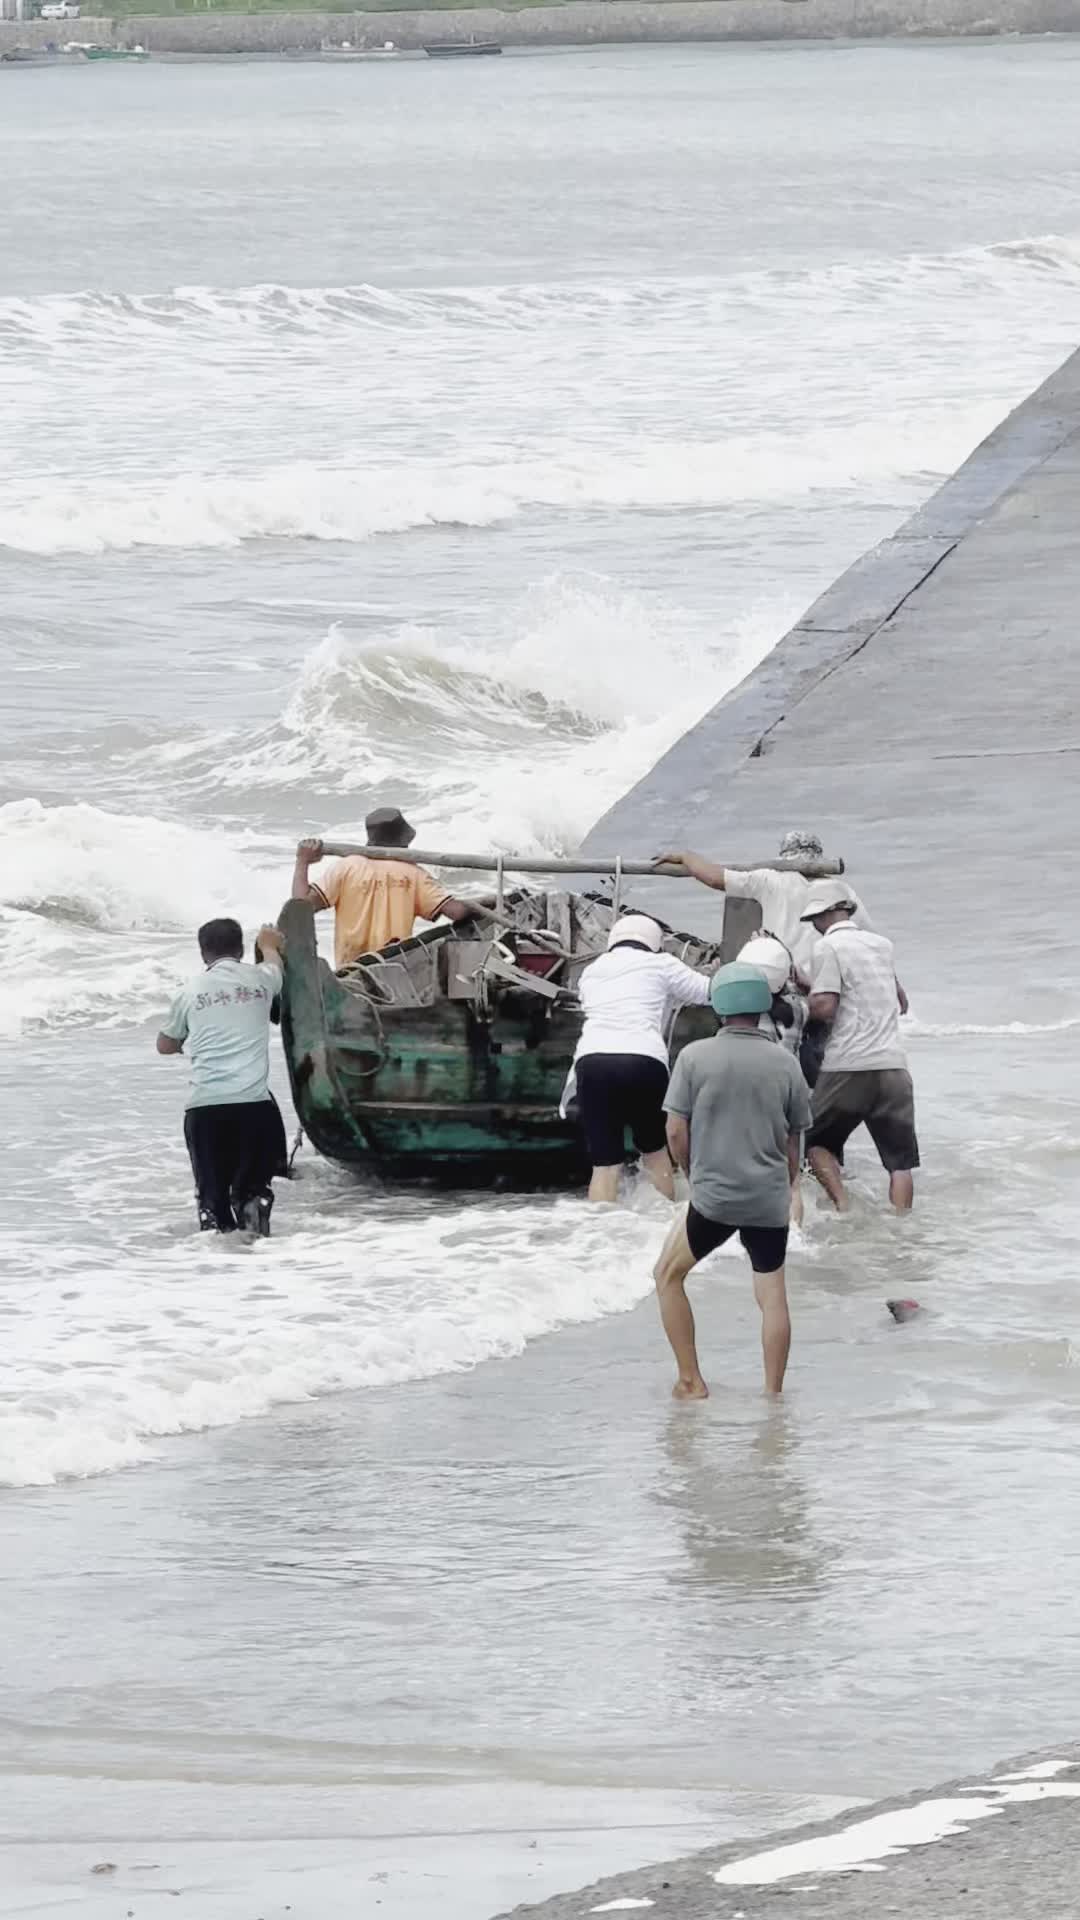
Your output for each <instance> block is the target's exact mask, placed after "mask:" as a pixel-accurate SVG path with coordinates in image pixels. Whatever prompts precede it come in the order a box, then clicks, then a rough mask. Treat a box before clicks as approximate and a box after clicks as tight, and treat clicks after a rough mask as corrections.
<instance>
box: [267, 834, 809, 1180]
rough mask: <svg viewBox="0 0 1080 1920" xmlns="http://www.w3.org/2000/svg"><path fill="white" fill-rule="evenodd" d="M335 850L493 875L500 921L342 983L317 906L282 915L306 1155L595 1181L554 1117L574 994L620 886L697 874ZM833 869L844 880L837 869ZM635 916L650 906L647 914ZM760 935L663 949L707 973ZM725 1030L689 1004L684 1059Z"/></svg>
mask: <svg viewBox="0 0 1080 1920" xmlns="http://www.w3.org/2000/svg"><path fill="white" fill-rule="evenodd" d="M324 844H325V851H326V853H327V854H328V855H329V856H331V857H335V856H336V857H347V856H349V855H351V854H361V855H364V856H365V857H366V858H368V859H376V860H386V859H393V860H408V861H410V862H416V863H418V864H423V865H430V866H434V867H443V868H449V869H451V870H453V869H455V868H456V869H458V870H459V871H460V870H467V869H470V868H473V869H479V870H481V871H485V870H486V871H488V872H490V871H492V870H494V871H495V873H496V875H497V886H496V894H495V905H494V907H493V908H492V907H478V909H477V913H476V916H475V918H472V919H469V920H465V921H461V922H459V923H458V924H456V925H444V924H442V923H440V924H439V925H437V926H433V927H430V928H428V929H427V930H426V931H425V932H423V933H418V934H414V935H412V936H411V938H409V939H407V940H397V941H394V942H393V943H392V944H391V945H390V946H387V947H383V948H381V949H380V950H379V952H377V953H367V954H363V955H361V956H360V958H359V959H358V960H357V961H356V962H355V963H354V964H352V965H351V966H349V967H347V968H345V969H344V970H343V971H342V972H341V973H334V972H333V971H332V969H331V968H330V967H329V966H328V965H327V962H326V961H325V960H323V959H321V958H320V956H319V953H318V949H317V945H316V935H315V915H314V912H313V909H312V907H311V905H310V903H309V902H308V901H307V900H290V901H288V902H287V904H286V906H285V908H284V910H283V911H282V914H281V917H280V921H279V925H280V927H281V930H282V932H283V934H284V935H285V943H286V944H285V980H284V985H283V988H282V1000H281V1036H282V1042H283V1045H284V1049H285V1059H286V1064H287V1066H288V1070H289V1082H290V1085H291V1088H292V1097H293V1103H294V1105H295V1107H296V1112H297V1116H298V1118H299V1120H300V1124H301V1126H302V1127H303V1129H304V1132H305V1133H306V1134H307V1136H308V1139H309V1140H310V1141H311V1144H312V1146H313V1147H314V1148H315V1149H316V1151H317V1152H318V1153H321V1154H323V1155H325V1157H326V1158H327V1159H329V1160H335V1161H337V1162H338V1163H339V1164H341V1165H344V1166H352V1167H357V1168H366V1169H368V1170H369V1171H371V1172H373V1173H376V1174H380V1175H383V1176H386V1177H389V1178H391V1179H394V1180H403V1179H404V1180H410V1179H411V1180H416V1179H420V1180H428V1181H430V1180H441V1181H442V1182H444V1183H446V1184H448V1185H454V1186H467V1185H470V1184H475V1183H477V1182H479V1183H481V1184H484V1185H487V1184H493V1183H498V1184H500V1185H502V1186H508V1187H517V1188H523V1189H527V1188H529V1187H535V1186H538V1185H549V1184H550V1185H567V1184H572V1183H574V1182H579V1181H583V1180H584V1179H585V1177H586V1173H587V1161H586V1156H585V1147H584V1142H583V1140H582V1138H581V1136H580V1134H579V1132H578V1130H577V1127H576V1126H575V1125H574V1123H573V1121H572V1120H570V1119H567V1118H566V1117H564V1116H563V1115H562V1114H561V1113H560V1111H559V1108H560V1102H561V1097H562V1093H563V1087H564V1085H565V1082H566V1078H567V1074H568V1073H569V1070H570V1064H571V1061H572V1059H573V1056H574V1050H575V1048H576V1046H577V1042H578V1038H579V1035H580V1033H581V1028H582V1021H583V1015H582V1011H581V1005H580V1001H579V998H578V982H579V980H580V978H581V974H582V971H583V970H584V968H585V967H587V966H588V964H589V962H590V961H591V960H594V959H596V957H597V955H598V954H600V953H603V951H604V950H605V948H606V945H607V937H608V934H609V933H610V931H611V928H612V926H613V924H614V922H615V920H616V919H617V918H618V917H619V914H620V913H622V912H626V911H628V910H629V907H630V903H629V902H628V901H627V900H626V899H625V898H624V896H623V880H624V876H628V875H637V876H642V877H644V876H646V875H648V876H649V877H650V878H653V879H656V878H660V877H663V876H664V875H666V876H667V877H669V878H671V877H685V876H684V875H683V873H682V870H681V869H679V868H671V867H668V868H666V869H662V870H657V869H655V868H654V867H653V866H652V865H651V864H647V863H640V864H631V863H626V862H623V861H622V860H621V859H620V860H607V861H600V860H592V861H590V860H553V859H550V858H549V859H546V860H542V859H533V858H530V859H521V860H513V859H507V860H506V861H505V862H504V860H503V857H502V856H501V855H495V854H483V855H480V854H449V853H441V854H440V853H417V852H414V851H413V849H412V848H410V849H409V850H408V852H405V851H404V850H402V849H401V848H387V847H355V846H340V845H332V844H328V843H324ZM760 864H769V865H771V866H781V865H783V866H787V865H789V864H793V863H782V862H778V861H770V862H768V863H765V862H762V863H760ZM504 865H505V867H509V868H511V869H512V870H513V872H514V874H515V875H516V874H519V873H523V872H531V873H540V874H545V875H551V876H552V877H553V880H554V884H553V885H552V886H551V887H550V888H549V889H545V890H540V889H539V888H533V887H529V886H525V885H520V884H517V883H515V884H513V885H512V886H511V885H509V884H508V883H507V880H506V875H505V872H504ZM805 870H806V869H804V868H803V866H802V865H801V864H800V866H799V871H805ZM814 871H815V872H819V871H821V869H820V868H816V869H814ZM826 871H828V872H832V873H835V872H836V871H837V863H835V862H833V863H829V865H828V867H827V868H826ZM589 873H592V874H597V875H599V876H601V877H602V881H603V882H604V883H605V884H602V885H601V887H600V888H599V889H598V890H597V891H596V892H592V893H572V892H569V891H567V890H566V886H565V878H564V876H568V875H573V876H575V877H582V876H584V875H586V874H589ZM560 880H561V881H563V884H562V886H560V885H559V881H560ZM637 910H638V911H645V912H647V911H648V908H647V907H645V906H644V905H643V903H641V902H640V901H639V902H638V903H637ZM753 910H754V913H755V914H757V913H758V909H757V908H756V907H754V909H753ZM662 924H663V923H662V922H661V925H662ZM750 931H752V928H751V927H750V926H749V925H747V924H746V923H745V921H743V922H741V923H739V922H735V918H734V916H733V924H732V926H730V927H725V938H724V940H723V941H721V942H717V941H715V940H710V939H707V938H701V937H699V936H698V935H696V934H688V933H675V932H673V931H672V930H671V929H670V928H666V927H665V929H664V940H663V945H664V949H665V950H666V951H667V952H669V953H674V954H676V955H678V957H679V958H680V959H682V960H685V961H686V962H687V963H688V964H689V965H690V966H692V967H696V968H698V969H699V970H700V971H701V972H712V971H713V969H714V968H716V967H717V966H719V965H720V964H721V963H722V962H723V960H724V959H727V958H730V957H731V953H730V952H729V951H728V949H729V947H731V948H732V949H733V950H737V947H738V945H741V943H742V941H743V940H744V939H745V938H746V937H747V935H748V934H749V932H750ZM715 1028H716V1022H715V1019H714V1018H713V1016H712V1014H711V1012H710V1011H709V1009H708V1008H703V1007H684V1008H683V1009H682V1011H681V1013H680V1014H679V1015H678V1017H677V1019H676V1022H675V1027H674V1031H673V1034H672V1054H673V1055H675V1054H677V1053H678V1052H679V1050H680V1048H681V1047H683V1046H685V1045H686V1043H687V1041H688V1040H696V1039H700V1038H702V1037H703V1036H704V1035H705V1034H708V1033H712V1032H714V1031H715Z"/></svg>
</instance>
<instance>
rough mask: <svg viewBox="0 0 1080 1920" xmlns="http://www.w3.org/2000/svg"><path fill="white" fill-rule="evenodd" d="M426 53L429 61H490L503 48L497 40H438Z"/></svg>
mask: <svg viewBox="0 0 1080 1920" xmlns="http://www.w3.org/2000/svg"><path fill="white" fill-rule="evenodd" d="M424 52H425V53H426V54H427V57H428V59H429V60H485V59H487V60H489V59H490V58H491V57H492V55H493V54H500V53H501V52H502V48H501V46H500V45H499V42H498V41H497V40H436V41H433V43H432V45H431V46H430V47H425V48H424Z"/></svg>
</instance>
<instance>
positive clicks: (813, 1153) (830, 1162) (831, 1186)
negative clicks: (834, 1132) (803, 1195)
mask: <svg viewBox="0 0 1080 1920" xmlns="http://www.w3.org/2000/svg"><path fill="white" fill-rule="evenodd" d="M807 1158H808V1159H809V1161H810V1171H811V1173H812V1174H813V1176H814V1178H815V1180H819V1181H820V1182H821V1185H822V1186H823V1187H824V1189H825V1191H826V1193H827V1194H828V1196H829V1199H830V1200H831V1201H832V1203H833V1206H834V1207H835V1208H836V1211H837V1213H846V1212H847V1210H848V1208H849V1206H850V1205H851V1202H850V1201H849V1199H848V1197H847V1188H846V1187H845V1185H844V1176H843V1174H842V1173H841V1171H840V1162H839V1160H838V1159H837V1158H836V1155H835V1153H830V1152H829V1150H828V1148H827V1147H811V1149H810V1152H809V1154H808V1156H807Z"/></svg>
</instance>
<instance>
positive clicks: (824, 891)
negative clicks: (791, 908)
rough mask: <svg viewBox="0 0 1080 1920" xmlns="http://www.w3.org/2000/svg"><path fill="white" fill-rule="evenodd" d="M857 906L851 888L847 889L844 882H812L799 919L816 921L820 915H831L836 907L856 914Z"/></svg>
mask: <svg viewBox="0 0 1080 1920" xmlns="http://www.w3.org/2000/svg"><path fill="white" fill-rule="evenodd" d="M856 904H857V903H856V900H855V896H854V895H853V893H852V891H851V888H850V887H845V885H844V882H843V881H842V880H811V882H810V884H809V886H808V887H807V889H806V905H805V906H804V908H803V910H802V912H801V913H800V915H799V919H800V920H816V919H817V918H818V917H819V915H820V914H823V913H831V912H832V910H833V908H834V907H848V908H849V909H850V910H851V912H852V913H854V911H855V907H856Z"/></svg>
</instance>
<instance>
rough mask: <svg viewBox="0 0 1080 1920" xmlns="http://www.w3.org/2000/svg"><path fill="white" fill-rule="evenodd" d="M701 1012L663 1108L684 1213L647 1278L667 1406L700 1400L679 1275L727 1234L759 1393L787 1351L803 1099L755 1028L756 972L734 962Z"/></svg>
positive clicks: (779, 1378)
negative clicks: (747, 1293) (754, 1312)
mask: <svg viewBox="0 0 1080 1920" xmlns="http://www.w3.org/2000/svg"><path fill="white" fill-rule="evenodd" d="M710 999H711V1001H712V1005H713V1011H714V1012H715V1013H716V1014H718V1015H719V1017H720V1019H721V1020H722V1022H723V1025H722V1027H721V1030H720V1032H719V1033H718V1034H716V1036H715V1037H714V1038H713V1039H711V1040H696V1041H694V1042H693V1044H692V1045H690V1046H688V1047H684V1048H683V1051H682V1053H681V1054H680V1055H679V1058H678V1060H677V1061H676V1063H675V1071H674V1073H673V1074H672V1076H671V1084H670V1086H669V1087H668V1091H667V1098H666V1100H665V1102H664V1105H665V1108H666V1110H667V1116H668V1122H667V1137H668V1147H669V1149H670V1152H671V1157H672V1159H673V1160H674V1161H675V1163H676V1165H677V1166H680V1167H682V1168H683V1169H684V1171H685V1172H687V1173H689V1176H690V1206H689V1208H688V1210H687V1214H686V1218H685V1220H680V1221H679V1223H678V1225H677V1226H675V1227H673V1228H672V1231H671V1233H670V1234H669V1235H668V1238H667V1241H666V1242H665V1245H664V1249H663V1252H662V1253H661V1255H660V1259H659V1261H658V1262H657V1265H656V1269H655V1274H654V1278H655V1280H656V1290H657V1294H658V1296H659V1300H660V1317H661V1320H662V1321H663V1325H664V1332H665V1333H666V1334H667V1337H668V1339H669V1341H670V1342H671V1349H672V1352H673V1353H674V1355H675V1362H676V1365H677V1367H678V1370H679V1377H678V1379H677V1381H676V1383H675V1387H674V1390H673V1391H674V1395H675V1398H676V1399H677V1400H704V1399H706V1398H707V1396H708V1392H709V1389H708V1387H707V1386H706V1385H705V1381H704V1379H703V1378H702V1374H701V1368H700V1366H699V1364H698V1355H697V1345H696V1339H695V1327H694V1315H693V1312H692V1311H691V1308H690V1303H689V1301H688V1300H687V1298H686V1279H687V1276H688V1274H689V1273H690V1272H691V1271H692V1269H693V1268H694V1267H695V1266H696V1265H697V1263H698V1261H699V1260H704V1259H705V1257H706V1255H707V1254H710V1253H712V1252H713V1250H714V1248H716V1247H722V1246H723V1244H724V1242H725V1241H726V1240H730V1239H731V1237H732V1235H733V1234H735V1233H737V1234H738V1235H739V1238H740V1239H741V1241H742V1243H743V1246H744V1247H745V1249H746V1252H747V1254H748V1255H749V1258H750V1265H751V1267H752V1268H753V1270H754V1297H755V1299H756V1300H757V1303H758V1306H759V1307H760V1309H761V1345H762V1352H763V1356H764V1362H765V1387H766V1391H767V1392H769V1393H779V1392H780V1390H781V1388H782V1387H783V1384H784V1372H785V1369H786V1367H787V1360H788V1352H789V1350H790V1347H791V1320H790V1316H789V1314H788V1304H787V1288H786V1284H785V1279H784V1264H785V1261H786V1258H787V1238H788V1218H789V1214H790V1210H791V1187H792V1182H793V1180H794V1179H795V1176H796V1175H797V1173H798V1170H799V1137H800V1135H801V1134H802V1133H803V1131H804V1129H805V1128H806V1127H808V1126H809V1124H810V1096H809V1093H808V1091H807V1086H806V1081H805V1080H804V1078H803V1075H802V1072H801V1070H800V1068H799V1065H798V1062H797V1061H796V1060H795V1059H794V1058H793V1056H792V1055H791V1054H790V1053H788V1052H787V1051H786V1049H785V1048H784V1047H780V1046H778V1045H777V1044H776V1041H775V1040H773V1039H772V1038H771V1037H770V1035H769V1034H767V1033H766V1032H765V1031H764V1030H763V1029H761V1028H759V1026H758V1021H759V1019H760V1017H761V1015H762V1014H767V1013H768V1011H769V1009H770V1007H771V1005H772V988H771V987H770V985H769V982H768V980H767V978H766V976H765V974H764V973H763V972H762V971H761V969H760V968H759V967H752V966H747V965H745V964H740V963H739V962H735V964H734V965H732V966H727V967H721V968H720V970H719V972H718V973H716V974H714V976H713V980H712V986H711V989H710Z"/></svg>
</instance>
